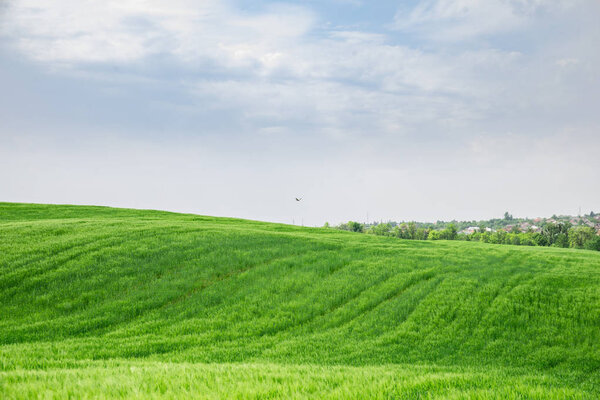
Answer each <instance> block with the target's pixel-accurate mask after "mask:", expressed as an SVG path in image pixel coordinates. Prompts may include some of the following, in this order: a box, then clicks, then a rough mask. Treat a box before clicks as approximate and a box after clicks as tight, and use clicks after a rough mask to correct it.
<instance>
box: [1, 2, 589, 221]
mask: <svg viewBox="0 0 600 400" xmlns="http://www.w3.org/2000/svg"><path fill="white" fill-rule="evenodd" d="M599 20H600V2H598V1H597V0H572V1H568V0H424V1H396V2H393V1H378V2H372V1H361V0H323V1H317V0H305V1H296V2H293V1H289V2H269V1H246V0H230V1H217V0H204V1H199V0H197V1H193V0H170V1H158V0H156V1H154V0H114V1H112V0H104V1H98V0H95V1H94V0H88V1H82V0H53V1H51V2H48V1H43V0H4V1H1V2H0V90H1V95H0V201H16V202H38V203H69V204H98V205H111V206H119V207H135V208H154V209H163V210H173V211H183V212H193V213H199V214H206V215H219V216H234V217H242V218H250V219H259V220H265V221H277V222H286V223H291V222H292V221H294V222H295V223H296V224H300V223H302V222H303V223H304V224H305V225H321V224H323V223H324V222H325V221H329V222H330V223H339V222H341V221H347V220H351V219H352V220H358V221H365V220H366V218H367V214H368V216H369V219H370V220H431V221H435V220H438V219H444V220H449V219H480V218H485V219H487V218H492V217H498V216H501V215H502V214H503V213H504V211H506V210H508V211H510V212H511V213H512V214H514V215H515V216H522V217H525V216H529V217H534V216H550V215H552V214H554V213H557V214H560V213H569V214H576V213H577V211H578V208H579V207H580V206H581V207H582V211H584V212H589V211H590V210H594V211H600V23H599V22H598V21H599ZM294 197H303V199H302V201H301V202H296V201H295V200H294Z"/></svg>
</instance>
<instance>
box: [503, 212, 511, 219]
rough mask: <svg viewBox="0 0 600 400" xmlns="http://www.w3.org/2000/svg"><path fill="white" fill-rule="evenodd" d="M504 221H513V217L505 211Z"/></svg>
mask: <svg viewBox="0 0 600 400" xmlns="http://www.w3.org/2000/svg"><path fill="white" fill-rule="evenodd" d="M504 220H505V221H512V220H513V216H512V215H510V214H509V213H508V211H506V212H505V213H504Z"/></svg>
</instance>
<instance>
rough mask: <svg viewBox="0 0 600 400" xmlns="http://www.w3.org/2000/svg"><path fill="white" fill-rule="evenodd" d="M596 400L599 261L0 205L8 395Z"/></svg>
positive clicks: (2, 344) (131, 213)
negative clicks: (575, 399)
mask: <svg viewBox="0 0 600 400" xmlns="http://www.w3.org/2000/svg"><path fill="white" fill-rule="evenodd" d="M86 396H87V397H106V398H120V397H134V398H135V397H138V398H148V397H171V398H181V397H200V398H223V397H227V398H236V397H238V398H269V397H270V398H281V397H290V398H311V397H312V398H406V399H413V398H475V399H487V398H493V399H501V398H502V399H504V398H519V399H520V398H532V399H546V398H556V399H559V398H560V399H562V398H582V399H588V398H589V399H594V398H598V397H600V253H597V252H592V251H585V250H569V249H554V248H532V247H517V246H496V245H488V244H484V243H472V242H453V241H429V242H422V241H403V240H399V239H394V238H385V237H376V236H371V235H360V234H353V233H349V232H340V231H335V230H327V229H317V228H300V227H294V226H287V225H279V224H268V223H262V222H254V221H245V220H236V219H228V218H214V217H203V216H197V215H184V214H175V213H166V212H159V211H144V210H125V209H112V208H105V207H83V206H50V205H31V204H10V203H0V398H31V397H34V398H35V397H40V398H65V397H72V398H81V397H86Z"/></svg>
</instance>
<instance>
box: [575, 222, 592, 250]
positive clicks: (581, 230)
mask: <svg viewBox="0 0 600 400" xmlns="http://www.w3.org/2000/svg"><path fill="white" fill-rule="evenodd" d="M595 235H596V232H595V231H594V229H593V228H591V227H589V226H578V227H576V228H572V229H570V230H569V247H574V248H576V249H583V247H584V246H585V244H586V242H588V241H589V240H591V239H592V238H593V237H594V236H595Z"/></svg>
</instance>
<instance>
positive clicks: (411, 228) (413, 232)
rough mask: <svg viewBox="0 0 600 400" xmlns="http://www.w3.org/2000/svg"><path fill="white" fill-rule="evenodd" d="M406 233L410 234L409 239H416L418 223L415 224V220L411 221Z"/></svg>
mask: <svg viewBox="0 0 600 400" xmlns="http://www.w3.org/2000/svg"><path fill="white" fill-rule="evenodd" d="M406 233H407V234H408V238H409V239H416V238H417V224H415V223H414V222H409V223H408V228H407V232H406Z"/></svg>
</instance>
